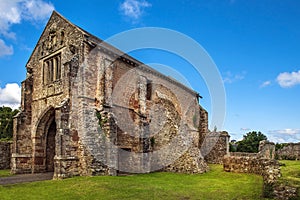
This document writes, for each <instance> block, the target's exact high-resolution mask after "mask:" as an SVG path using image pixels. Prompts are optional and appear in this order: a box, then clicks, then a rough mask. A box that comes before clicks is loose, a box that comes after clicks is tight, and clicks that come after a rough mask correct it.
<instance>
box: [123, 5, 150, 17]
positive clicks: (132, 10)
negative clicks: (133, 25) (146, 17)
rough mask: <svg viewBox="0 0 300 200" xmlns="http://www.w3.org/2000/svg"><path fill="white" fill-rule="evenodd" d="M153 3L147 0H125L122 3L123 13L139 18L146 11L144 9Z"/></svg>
mask: <svg viewBox="0 0 300 200" xmlns="http://www.w3.org/2000/svg"><path fill="white" fill-rule="evenodd" d="M151 6H152V5H151V4H150V3H149V2H147V1H145V0H125V1H124V2H123V3H122V4H121V5H120V10H121V12H122V14H124V15H125V16H127V17H129V18H131V19H133V20H138V19H139V18H140V17H141V16H142V15H143V13H144V9H145V8H148V7H151Z"/></svg>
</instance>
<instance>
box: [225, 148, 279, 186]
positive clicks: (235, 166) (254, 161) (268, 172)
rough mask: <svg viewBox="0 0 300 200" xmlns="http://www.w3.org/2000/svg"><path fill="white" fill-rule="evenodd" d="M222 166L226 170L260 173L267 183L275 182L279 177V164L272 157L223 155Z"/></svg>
mask: <svg viewBox="0 0 300 200" xmlns="http://www.w3.org/2000/svg"><path fill="white" fill-rule="evenodd" d="M250 155H251V154H250ZM223 167H224V171H226V172H238V173H252V174H258V175H262V176H263V177H264V179H266V181H268V182H269V183H273V182H275V181H276V180H277V179H278V178H279V177H280V166H279V162H278V161H276V160H272V159H263V158H261V159H260V158H257V157H255V156H252V155H251V156H225V157H224V160H223Z"/></svg>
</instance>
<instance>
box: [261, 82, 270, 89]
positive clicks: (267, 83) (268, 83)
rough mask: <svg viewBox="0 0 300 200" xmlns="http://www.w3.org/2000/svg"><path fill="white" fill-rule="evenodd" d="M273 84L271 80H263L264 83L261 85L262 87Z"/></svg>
mask: <svg viewBox="0 0 300 200" xmlns="http://www.w3.org/2000/svg"><path fill="white" fill-rule="evenodd" d="M271 84H272V82H271V81H265V82H263V83H262V84H261V85H260V88H264V87H268V86H270V85H271Z"/></svg>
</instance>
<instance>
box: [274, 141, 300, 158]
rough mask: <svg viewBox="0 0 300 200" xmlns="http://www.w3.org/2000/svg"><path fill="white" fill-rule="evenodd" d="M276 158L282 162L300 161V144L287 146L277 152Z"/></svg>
mask: <svg viewBox="0 0 300 200" xmlns="http://www.w3.org/2000/svg"><path fill="white" fill-rule="evenodd" d="M276 157H277V158H278V159H280V160H300V142H299V143H289V144H287V146H285V147H283V148H282V149H279V150H278V151H277V152H276Z"/></svg>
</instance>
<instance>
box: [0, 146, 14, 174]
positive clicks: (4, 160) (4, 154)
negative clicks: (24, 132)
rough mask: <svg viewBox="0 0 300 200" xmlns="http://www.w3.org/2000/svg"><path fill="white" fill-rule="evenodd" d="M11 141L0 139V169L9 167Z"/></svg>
mask: <svg viewBox="0 0 300 200" xmlns="http://www.w3.org/2000/svg"><path fill="white" fill-rule="evenodd" d="M11 145H12V143H11V142H1V141H0V169H9V168H10V159H11Z"/></svg>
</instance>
